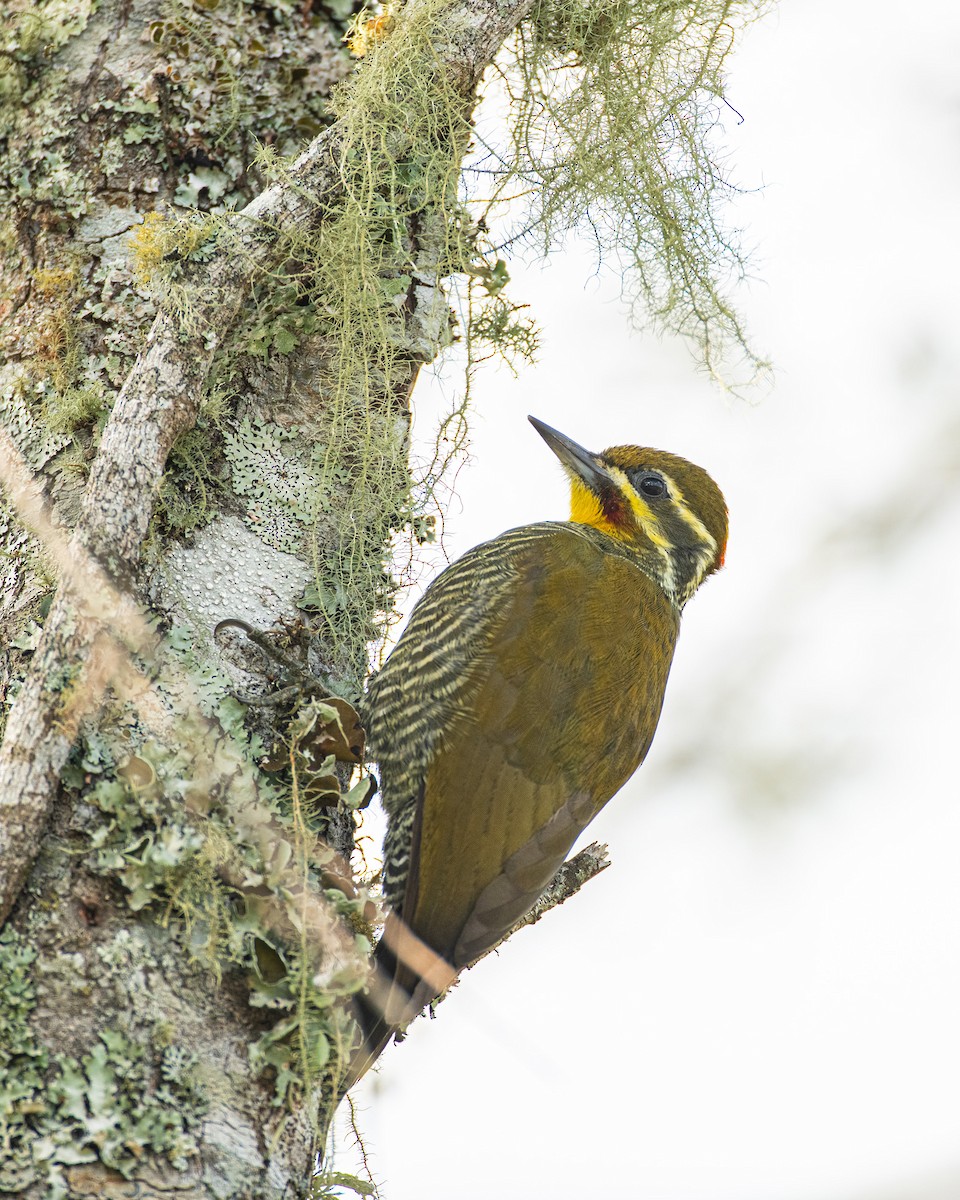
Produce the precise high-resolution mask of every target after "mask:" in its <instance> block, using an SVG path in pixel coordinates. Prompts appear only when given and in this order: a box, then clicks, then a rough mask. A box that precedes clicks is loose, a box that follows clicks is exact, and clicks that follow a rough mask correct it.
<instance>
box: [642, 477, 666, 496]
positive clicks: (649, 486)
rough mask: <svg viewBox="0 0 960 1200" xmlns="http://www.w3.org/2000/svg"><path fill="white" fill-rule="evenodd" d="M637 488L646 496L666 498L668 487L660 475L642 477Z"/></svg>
mask: <svg viewBox="0 0 960 1200" xmlns="http://www.w3.org/2000/svg"><path fill="white" fill-rule="evenodd" d="M637 487H638V488H639V489H640V491H641V492H643V494H644V495H645V496H665V495H666V494H667V485H666V484H665V483H664V481H663V480H662V479H661V477H660V476H659V475H641V476H640V478H639V480H638V481H637Z"/></svg>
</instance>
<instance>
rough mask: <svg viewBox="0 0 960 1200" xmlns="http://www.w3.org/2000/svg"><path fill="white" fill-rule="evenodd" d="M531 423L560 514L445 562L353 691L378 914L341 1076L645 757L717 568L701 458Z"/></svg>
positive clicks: (545, 868)
mask: <svg viewBox="0 0 960 1200" xmlns="http://www.w3.org/2000/svg"><path fill="white" fill-rule="evenodd" d="M529 419H530V422H531V424H532V425H533V427H534V428H535V429H536V430H537V432H538V433H539V434H540V436H541V437H542V438H543V439H544V441H545V442H546V443H547V445H548V446H549V447H550V449H551V450H553V452H554V453H555V454H556V455H557V457H558V458H559V459H560V462H561V464H562V465H563V467H564V469H565V471H566V473H567V475H568V476H569V480H570V487H571V511H570V520H569V521H543V522H538V523H536V524H533V525H523V526H520V527H519V528H518V529H511V530H508V531H507V532H506V533H502V534H501V535H500V536H499V537H496V538H494V539H493V540H492V541H489V542H485V543H484V544H483V545H480V546H477V547H476V548H475V549H473V550H471V551H469V552H468V553H467V554H465V555H464V556H463V557H462V558H460V559H458V560H457V561H456V562H454V563H453V564H452V565H451V566H449V567H447V569H446V570H444V571H443V572H442V573H441V574H440V575H439V576H438V577H437V578H436V579H435V580H434V582H433V583H432V584H431V585H430V587H429V588H428V589H427V590H426V592H425V593H424V595H423V597H422V599H421V600H420V601H419V603H418V604H417V605H416V607H415V608H414V610H413V612H412V613H411V615H410V620H409V622H408V624H407V627H406V629H405V630H404V633H403V635H402V636H401V638H400V640H399V641H398V642H397V645H396V648H395V649H394V651H393V653H392V654H391V655H390V657H389V659H388V660H387V662H386V664H385V665H384V667H383V669H382V670H381V671H380V673H379V674H378V675H377V676H376V677H375V678H374V680H373V682H372V684H371V685H370V689H369V692H368V695H367V700H366V704H365V709H364V712H365V724H366V728H367V749H368V752H369V754H370V756H371V757H372V758H373V759H374V760H375V761H376V762H377V763H378V764H379V767H380V772H381V795H382V803H383V807H384V809H385V811H386V815H387V820H388V826H387V833H386V838H385V842H384V855H383V857H384V863H383V893H384V897H385V899H386V901H387V904H388V906H389V915H388V918H387V923H386V927H385V930H384V935H383V938H382V939H381V942H380V943H379V945H378V948H377V953H376V960H377V963H378V966H379V968H380V971H379V976H380V982H379V984H376V983H375V984H374V985H372V986H371V991H370V996H369V997H367V998H365V999H364V1001H363V1002H362V1004H361V1006H360V1014H359V1023H360V1026H361V1032H362V1035H363V1044H362V1045H361V1047H360V1049H359V1050H358V1051H357V1052H356V1054H355V1056H354V1059H353V1061H352V1063H351V1064H350V1066H349V1068H348V1070H347V1074H346V1077H345V1080H344V1085H343V1086H344V1090H346V1088H348V1087H349V1086H351V1085H352V1084H353V1082H355V1080H356V1079H357V1078H359V1077H360V1075H362V1074H363V1073H364V1071H365V1070H366V1069H367V1067H368V1066H369V1065H370V1064H371V1063H372V1062H373V1061H375V1059H376V1058H377V1056H378V1055H379V1053H380V1051H381V1050H382V1049H383V1047H384V1046H385V1045H386V1043H387V1041H388V1040H389V1038H390V1037H391V1035H392V1034H393V1033H394V1032H396V1030H397V1029H399V1028H402V1027H403V1026H404V1025H405V1024H406V1023H407V1022H408V1021H409V1020H410V1019H412V1017H413V1016H415V1015H416V1014H417V1013H418V1012H419V1011H420V1010H421V1009H422V1008H423V1007H424V1006H425V1005H426V1004H427V1003H429V1001H430V1000H432V999H434V998H435V996H436V995H437V994H438V992H439V991H440V990H442V988H443V986H444V982H449V981H450V980H451V979H452V978H453V977H455V975H456V973H458V972H459V971H461V970H462V969H463V968H464V967H467V966H469V965H470V964H471V963H473V962H474V961H476V959H477V958H479V957H480V956H481V955H483V954H484V953H485V952H486V951H488V950H490V949H491V948H492V947H494V946H496V945H497V943H498V942H499V941H500V940H501V939H502V938H503V937H504V935H505V934H506V933H507V932H508V931H509V930H510V929H511V928H512V927H513V925H515V924H516V922H517V921H518V920H520V919H521V918H522V917H523V916H524V915H525V914H526V913H527V912H528V911H529V910H530V909H531V908H532V907H533V905H534V904H535V903H536V901H537V899H538V898H539V896H540V895H541V893H542V892H543V890H544V889H545V888H546V887H547V885H548V884H549V883H550V881H551V880H552V879H553V877H554V875H555V874H556V872H557V870H558V869H559V867H560V866H561V865H562V863H563V861H564V858H565V857H566V855H567V853H568V852H569V850H570V848H571V847H572V845H573V843H574V842H575V840H576V839H577V837H578V836H579V835H580V833H581V832H582V831H583V829H584V828H585V827H586V826H587V825H588V824H589V822H590V821H591V820H592V819H593V818H594V817H595V816H596V815H597V813H598V812H599V811H600V809H601V808H602V807H603V806H604V805H605V804H606V803H607V801H608V800H609V799H610V798H611V796H613V795H614V794H615V793H616V792H617V791H619V789H620V788H621V787H622V786H623V784H624V783H626V781H627V780H628V779H629V778H630V776H631V775H632V774H633V773H634V771H635V770H636V769H637V767H638V766H639V765H640V764H641V763H642V762H643V760H644V757H645V756H646V754H647V751H648V750H649V748H650V743H651V742H652V740H653V735H654V732H655V730H656V728H657V722H658V720H659V717H660V710H661V707H662V704H663V696H664V689H665V687H666V683H667V675H668V673H669V671H670V664H671V661H672V659H673V652H674V647H675V645H676V641H677V633H678V630H679V624H680V613H681V611H682V610H683V607H684V605H685V604H686V602H687V601H688V600H689V599H690V597H691V596H692V595H693V593H694V592H695V591H696V590H697V588H698V587H699V586H700V584H701V583H702V582H703V580H704V579H705V578H706V577H707V576H708V575H710V574H711V573H712V572H714V571H716V570H717V569H718V568H719V567H720V566H722V564H723V556H724V551H725V548H726V542H727V508H726V504H725V503H724V499H723V496H722V494H721V492H720V489H719V488H718V487H717V485H716V484H715V483H714V482H713V480H712V479H711V478H710V476H709V475H708V474H707V473H706V471H704V470H703V469H702V468H700V467H698V466H695V465H694V464H693V463H690V462H687V461H686V460H685V459H683V458H679V457H678V456H677V455H674V454H667V453H665V452H663V451H660V450H650V449H644V448H642V447H639V446H613V447H611V448H610V449H608V450H604V451H603V452H602V453H601V454H593V453H591V452H590V451H588V450H585V449H584V448H583V447H582V446H579V445H577V443H576V442H574V441H572V440H571V439H570V438H568V437H566V436H564V434H562V433H559V432H558V431H557V430H556V429H552V428H551V427H550V426H549V425H545V424H544V423H543V422H542V421H538V420H536V419H535V418H534V417H530V418H529ZM412 935H415V936H412ZM424 945H425V947H426V948H427V950H426V957H424V953H423V948H424ZM418 951H419V953H418ZM430 951H432V952H433V955H431V954H430V953H429V952H430ZM434 956H436V957H435V958H434ZM437 963H440V964H441V966H442V964H443V963H445V964H449V973H448V975H447V976H446V979H444V972H443V970H442V969H441V970H440V971H439V972H438V971H437V970H436V969H432V968H435V966H436V964H437Z"/></svg>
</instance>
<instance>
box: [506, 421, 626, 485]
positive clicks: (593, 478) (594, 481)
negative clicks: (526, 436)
mask: <svg viewBox="0 0 960 1200" xmlns="http://www.w3.org/2000/svg"><path fill="white" fill-rule="evenodd" d="M527 420H528V421H529V422H530V424H531V425H532V426H533V427H534V429H535V430H536V431H537V433H539V434H540V436H541V437H542V438H543V440H544V441H545V442H546V443H547V445H548V446H549V447H550V449H551V450H552V451H553V452H554V454H555V455H556V456H557V458H559V459H560V461H561V462H562V463H563V465H564V467H566V469H567V470H568V471H569V472H570V473H571V474H572V475H576V476H577V477H578V478H580V479H582V480H583V482H584V483H585V484H586V485H587V487H588V488H590V490H591V491H592V492H595V493H596V494H597V495H598V496H599V495H601V493H602V492H603V491H604V490H605V489H606V488H609V487H610V486H612V485H613V480H612V479H611V478H610V475H609V473H608V472H607V469H606V467H605V466H604V465H603V462H602V460H601V459H600V457H599V456H598V455H596V454H591V453H590V451H589V450H584V448H583V447H582V446H578V445H577V443H576V442H575V441H574V440H573V439H572V438H568V437H567V436H566V434H563V433H561V432H560V431H559V430H558V429H552V428H551V427H550V426H549V425H545V424H544V423H543V421H538V420H537V418H536V417H527ZM613 486H615V485H613Z"/></svg>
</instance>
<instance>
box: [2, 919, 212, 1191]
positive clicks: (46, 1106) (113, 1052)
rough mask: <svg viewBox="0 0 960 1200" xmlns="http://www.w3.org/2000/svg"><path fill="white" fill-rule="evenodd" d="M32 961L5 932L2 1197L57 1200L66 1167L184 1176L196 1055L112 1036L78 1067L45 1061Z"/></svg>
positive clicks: (194, 1109)
mask: <svg viewBox="0 0 960 1200" xmlns="http://www.w3.org/2000/svg"><path fill="white" fill-rule="evenodd" d="M36 959H37V952H36V951H35V950H34V949H33V947H32V946H31V945H30V944H29V942H28V940H27V939H26V938H24V937H23V936H21V935H20V934H19V933H17V932H16V931H15V930H14V929H13V928H12V927H11V926H9V925H8V926H7V927H5V928H4V930H3V931H2V932H0V1191H2V1192H5V1193H6V1192H12V1193H14V1194H18V1193H20V1192H21V1191H25V1190H26V1189H27V1188H28V1187H29V1186H31V1185H37V1184H40V1183H43V1184H45V1185H46V1189H47V1196H48V1197H51V1198H55V1197H58V1196H62V1195H65V1194H66V1191H67V1187H66V1181H65V1178H64V1174H63V1172H64V1170H65V1169H67V1168H69V1167H71V1166H76V1165H77V1164H80V1163H92V1162H101V1163H103V1164H104V1165H105V1166H108V1167H111V1168H113V1169H114V1170H116V1171H118V1172H120V1174H121V1175H123V1176H125V1177H127V1178H129V1177H131V1176H132V1175H133V1173H134V1172H135V1171H136V1170H137V1168H138V1167H140V1166H142V1164H143V1161H144V1156H145V1155H147V1154H153V1155H162V1156H163V1157H164V1158H165V1159H166V1160H167V1161H169V1162H170V1164H171V1165H172V1166H173V1167H174V1168H175V1169H178V1170H182V1169H183V1168H185V1167H186V1165H187V1163H188V1161H189V1160H190V1158H192V1157H193V1156H195V1155H196V1154H197V1153H198V1147H197V1141H196V1137H197V1133H198V1130H199V1124H200V1119H201V1117H202V1114H203V1112H204V1111H205V1108H206V1100H205V1098H204V1094H203V1090H202V1088H201V1086H200V1084H199V1082H198V1079H197V1076H196V1070H195V1068H196V1062H197V1060H196V1056H194V1055H192V1054H190V1053H188V1052H185V1051H183V1050H180V1049H177V1048H176V1047H174V1046H172V1045H169V1044H168V1045H164V1044H162V1039H161V1038H159V1037H157V1038H155V1039H153V1040H152V1041H149V1039H148V1045H144V1043H143V1041H142V1040H136V1039H134V1038H133V1037H131V1036H130V1034H129V1033H127V1032H124V1031H123V1030H122V1029H119V1028H108V1029H104V1030H102V1031H101V1032H100V1034H99V1037H98V1040H97V1041H95V1042H94V1043H93V1044H92V1045H91V1047H90V1049H89V1050H88V1052H87V1053H85V1054H82V1055H80V1056H79V1058H76V1057H72V1056H69V1055H63V1054H58V1055H54V1054H51V1053H50V1051H49V1050H48V1049H47V1048H46V1047H45V1046H44V1045H43V1044H42V1042H41V1041H40V1039H39V1038H38V1037H37V1036H36V1034H35V1033H34V1031H33V1029H32V1025H31V1018H32V1017H33V1014H34V1011H35V1009H36V1006H37V994H38V985H37V982H36V976H35V969H34V968H35V963H36Z"/></svg>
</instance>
